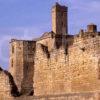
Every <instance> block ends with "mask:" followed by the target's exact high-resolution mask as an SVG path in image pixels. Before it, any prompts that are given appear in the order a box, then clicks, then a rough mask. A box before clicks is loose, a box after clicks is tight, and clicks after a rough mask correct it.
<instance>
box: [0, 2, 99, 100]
mask: <svg viewBox="0 0 100 100" xmlns="http://www.w3.org/2000/svg"><path fill="white" fill-rule="evenodd" d="M9 62H10V66H9V72H10V73H9V74H11V75H12V77H13V79H12V81H13V84H14V86H15V87H16V90H15V91H14V95H15V94H16V95H17V96H19V98H20V96H21V95H26V96H32V97H34V96H37V97H38V96H57V97H52V98H51V99H50V98H49V97H48V98H49V99H48V100H76V99H77V100H100V99H99V91H100V32H98V30H97V26H96V25H94V24H90V25H88V26H87V30H86V31H84V30H80V32H79V33H78V34H76V35H70V34H68V8H67V7H66V6H62V5H60V4H58V3H56V4H55V5H54V6H53V7H52V31H51V32H46V33H44V34H43V35H42V36H41V37H39V38H37V39H33V40H17V39H12V40H11V42H10V61H9ZM0 71H1V72H2V70H0ZM3 73H4V72H3ZM8 76H9V75H7V77H8ZM0 77H1V76H0ZM0 79H1V78H0ZM0 81H1V80H0ZM3 81H4V80H3ZM9 82H10V81H9ZM8 85H9V84H8ZM10 85H11V84H10ZM3 86H4V87H5V86H6V84H4V85H3ZM11 86H13V85H11ZM0 87H1V86H0ZM6 87H7V86H6ZM8 88H10V87H9V86H8ZM13 88H14V87H12V89H13ZM2 91H4V92H6V93H8V94H10V92H11V90H10V89H8V90H3V89H2ZM18 91H19V93H18ZM90 92H91V93H90ZM95 92H96V93H95ZM71 93H72V94H71ZM73 93H76V94H74V95H73ZM80 93H83V94H80ZM84 93H85V94H84ZM64 94H66V95H64ZM69 94H70V95H69ZM96 94H98V95H96ZM60 95H63V97H62V98H60V97H61V96H60ZM75 98H76V99H75ZM18 100H19V99H18ZM21 100H22V99H21ZM23 100H24V99H23ZM27 100H33V99H27ZM35 100H39V99H35ZM43 100H47V99H46V98H45V97H44V99H43Z"/></svg>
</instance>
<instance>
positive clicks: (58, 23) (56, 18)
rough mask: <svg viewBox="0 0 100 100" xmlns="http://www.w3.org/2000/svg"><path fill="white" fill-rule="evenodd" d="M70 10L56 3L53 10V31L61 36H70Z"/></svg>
mask: <svg viewBox="0 0 100 100" xmlns="http://www.w3.org/2000/svg"><path fill="white" fill-rule="evenodd" d="M67 12H68V8H67V7H66V6H61V5H60V4H58V3H56V5H54V6H53V8H52V31H53V32H54V33H56V34H59V35H62V34H63V35H65V34H66V33H67V34H68V24H67V22H68V20H67Z"/></svg>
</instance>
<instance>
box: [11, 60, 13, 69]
mask: <svg viewBox="0 0 100 100" xmlns="http://www.w3.org/2000/svg"><path fill="white" fill-rule="evenodd" d="M11 66H12V67H13V59H12V61H11Z"/></svg>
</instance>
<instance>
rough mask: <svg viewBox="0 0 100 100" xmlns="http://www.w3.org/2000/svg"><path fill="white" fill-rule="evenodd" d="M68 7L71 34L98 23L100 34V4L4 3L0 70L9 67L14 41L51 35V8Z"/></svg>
mask: <svg viewBox="0 0 100 100" xmlns="http://www.w3.org/2000/svg"><path fill="white" fill-rule="evenodd" d="M57 1H58V2H59V3H60V4H62V5H66V6H68V28H69V34H77V33H78V32H79V31H80V29H84V30H85V29H86V27H87V25H88V24H90V23H94V24H96V25H98V30H100V20H99V18H100V0H0V37H1V39H0V66H1V67H3V68H4V69H8V67H9V42H10V40H11V39H12V38H14V39H15V38H16V39H33V38H36V37H39V36H41V35H42V34H43V33H44V32H48V31H51V30H52V29H51V7H52V6H53V5H54V4H55V2H57Z"/></svg>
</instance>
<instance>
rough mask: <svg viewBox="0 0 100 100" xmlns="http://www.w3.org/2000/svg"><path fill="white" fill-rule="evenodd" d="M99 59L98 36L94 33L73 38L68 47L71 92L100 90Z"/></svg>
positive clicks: (99, 37) (99, 43)
mask: <svg viewBox="0 0 100 100" xmlns="http://www.w3.org/2000/svg"><path fill="white" fill-rule="evenodd" d="M88 34H89V33H86V35H88ZM99 60H100V36H98V35H96V33H94V36H93V35H90V36H85V37H78V38H75V39H74V43H73V45H72V46H70V47H69V67H70V69H71V88H72V92H79V91H80V92H81V91H95V90H100V71H99V70H100V64H99Z"/></svg>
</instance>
